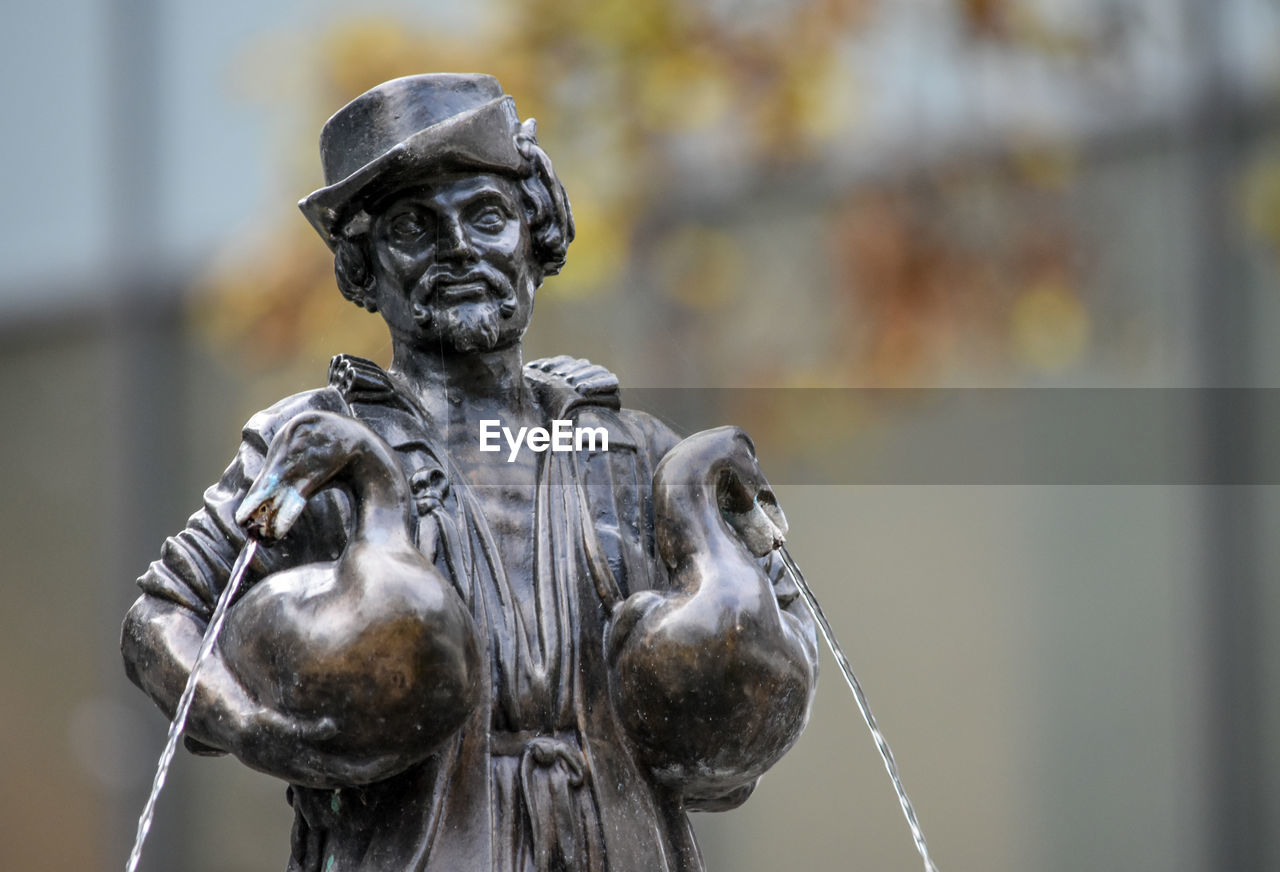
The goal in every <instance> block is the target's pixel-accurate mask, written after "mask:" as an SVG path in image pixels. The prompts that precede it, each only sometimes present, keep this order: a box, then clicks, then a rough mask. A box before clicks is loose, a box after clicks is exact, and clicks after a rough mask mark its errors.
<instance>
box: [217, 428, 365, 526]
mask: <svg viewBox="0 0 1280 872" xmlns="http://www.w3.org/2000/svg"><path fill="white" fill-rule="evenodd" d="M351 423H353V422H351V419H349V418H345V417H343V416H341V415H336V414H334V413H332V412H306V413H303V414H301V415H299V416H297V417H296V418H293V419H292V420H291V421H289V423H288V424H286V425H285V426H284V427H282V428H281V429H280V431H279V432H278V433H276V436H275V438H274V439H272V441H271V446H270V448H269V449H268V450H267V456H266V459H265V460H264V461H263V465H262V470H261V472H259V473H258V476H257V478H255V479H254V481H253V484H252V485H251V486H250V487H249V492H248V493H247V494H245V497H244V500H243V501H242V502H241V503H240V507H239V508H238V509H237V510H236V523H237V524H239V525H240V526H242V527H244V528H245V529H246V530H248V531H249V532H250V533H251V534H252V535H253V536H254V537H256V538H258V539H262V540H263V541H267V542H274V541H277V540H279V539H282V538H283V537H284V536H285V534H286V533H288V532H289V529H290V528H291V527H292V526H293V524H294V522H295V521H297V520H298V516H300V515H301V514H302V510H303V509H305V508H306V506H307V500H309V499H310V498H311V496H312V495H313V494H315V493H316V492H317V491H318V490H320V489H321V488H322V487H324V485H325V484H327V483H328V482H329V480H330V479H332V478H333V477H334V475H335V474H336V473H337V472H338V471H339V470H340V469H342V468H343V467H344V466H345V465H346V464H347V463H348V462H350V460H351V458H352V451H353V446H352V443H351V440H350V439H348V438H345V437H346V435H347V434H346V430H347V429H349V426H350V424H351Z"/></svg>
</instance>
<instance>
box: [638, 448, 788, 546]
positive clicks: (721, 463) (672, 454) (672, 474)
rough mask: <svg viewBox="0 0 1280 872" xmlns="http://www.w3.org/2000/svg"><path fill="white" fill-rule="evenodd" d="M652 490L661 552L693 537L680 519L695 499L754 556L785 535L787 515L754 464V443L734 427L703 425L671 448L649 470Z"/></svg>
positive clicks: (777, 543) (781, 541)
mask: <svg viewBox="0 0 1280 872" xmlns="http://www.w3.org/2000/svg"><path fill="white" fill-rule="evenodd" d="M654 491H655V494H654V517H655V521H656V523H657V528H658V529H657V533H658V541H659V549H660V550H663V551H664V554H665V553H666V552H670V553H671V554H675V553H677V552H679V551H681V548H680V546H679V543H680V540H683V539H688V538H690V537H694V538H696V537H697V534H695V533H694V532H693V528H691V527H690V526H689V525H688V523H687V522H686V521H685V519H686V518H687V517H688V516H689V515H690V513H691V512H697V511H698V510H697V509H695V506H699V505H700V506H706V507H707V508H708V509H709V510H710V511H712V512H714V513H718V515H719V517H720V519H721V520H722V521H723V522H724V524H725V525H726V526H727V527H728V528H729V530H731V531H732V532H733V533H734V534H736V536H737V538H738V539H739V540H741V542H742V543H743V545H745V546H746V548H747V550H748V551H750V552H751V553H752V554H753V555H754V556H756V557H763V556H764V555H766V554H768V553H769V552H770V551H772V550H773V549H775V548H777V547H778V546H780V545H781V544H782V543H783V542H784V541H786V534H787V519H786V517H785V516H784V515H783V514H782V509H781V508H779V506H778V500H777V497H775V496H774V493H773V489H772V488H771V487H770V486H769V482H768V480H767V479H766V478H765V477H764V473H763V472H761V470H760V464H759V463H758V462H757V460H756V450H755V444H754V443H753V442H752V441H751V437H749V436H748V435H747V434H746V432H745V431H744V430H742V429H741V428H739V427H717V428H715V429H713V430H703V431H702V432H699V433H695V434H693V435H692V436H690V437H689V438H688V439H685V440H684V441H683V442H680V443H679V444H678V445H676V446H675V447H674V448H672V449H671V451H669V452H668V453H667V455H666V457H664V458H663V460H662V462H661V463H660V464H659V465H658V469H657V470H656V471H655V474H654ZM721 529H723V528H721ZM726 532H728V531H726ZM686 547H687V546H686Z"/></svg>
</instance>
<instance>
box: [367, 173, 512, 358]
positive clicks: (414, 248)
mask: <svg viewBox="0 0 1280 872" xmlns="http://www.w3.org/2000/svg"><path fill="white" fill-rule="evenodd" d="M370 232H371V235H372V243H373V254H374V271H375V273H376V276H377V280H378V287H377V301H378V310H379V311H380V312H381V313H382V317H383V318H384V319H385V320H386V322H387V326H388V327H390V328H391V332H392V335H393V336H395V337H396V338H398V339H400V340H402V341H404V342H406V343H408V344H409V345H411V346H413V347H416V348H418V349H420V350H422V351H437V350H441V349H443V350H444V351H455V352H464V353H465V352H472V351H487V350H491V349H496V348H504V347H507V346H510V345H512V344H513V343H515V342H518V341H519V340H520V337H521V336H523V335H524V331H525V328H526V327H528V325H529V318H530V316H531V315H532V313H533V291H534V283H535V279H534V274H533V269H532V256H531V252H530V243H529V228H528V225H527V224H526V222H525V218H524V209H523V208H522V205H521V200H520V193H519V188H518V187H517V185H516V183H515V182H514V181H511V180H510V179H507V178H505V177H503V176H497V175H490V174H487V173H467V174H457V175H448V176H441V177H439V178H437V179H433V180H432V181H430V182H427V183H424V184H422V185H421V186H417V187H412V188H407V189H405V190H403V191H401V192H399V193H398V194H394V195H392V198H391V199H389V200H388V201H386V202H385V204H384V205H383V206H381V207H380V208H379V209H378V210H377V217H376V218H374V220H373V224H372V226H371V228H370Z"/></svg>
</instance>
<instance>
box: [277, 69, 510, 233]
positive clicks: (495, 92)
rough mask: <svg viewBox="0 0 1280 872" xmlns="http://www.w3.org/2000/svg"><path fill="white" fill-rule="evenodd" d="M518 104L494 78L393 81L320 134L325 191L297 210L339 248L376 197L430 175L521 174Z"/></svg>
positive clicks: (466, 75) (367, 95) (407, 78)
mask: <svg viewBox="0 0 1280 872" xmlns="http://www.w3.org/2000/svg"><path fill="white" fill-rule="evenodd" d="M519 130H520V121H519V117H518V116H517V115H516V104H515V101H514V100H512V99H511V97H509V96H507V95H506V94H504V93H503V92H502V86H501V85H500V84H498V80H497V79H495V78H494V77H493V76H484V75H477V74H471V73H462V74H459V73H433V74H430V75H423V76H405V77H404V78H401V79H392V80H391V81H389V82H383V83H382V84H381V85H378V86H377V87H375V88H372V89H370V90H368V91H366V92H365V93H363V94H361V95H360V96H359V97H357V98H355V99H354V100H352V101H351V102H350V103H348V104H347V105H346V106H343V107H342V108H341V109H339V110H338V111H337V112H336V113H335V114H334V116H333V117H332V118H330V119H329V120H328V121H327V122H325V125H324V128H323V129H322V130H321V131H320V163H321V165H322V167H323V168H324V180H325V187H323V188H321V189H320V190H318V191H315V192H313V193H311V194H309V195H308V196H306V197H304V198H303V199H302V200H300V201H299V202H298V208H300V209H301V210H302V213H303V214H304V215H306V216H307V220H308V221H310V222H311V224H312V226H314V227H315V228H316V230H317V231H319V233H320V235H321V236H322V237H324V240H325V242H326V243H327V244H328V245H329V247H330V248H333V247H334V245H335V244H336V242H337V239H336V235H337V233H338V232H339V230H340V229H341V228H342V225H343V224H344V223H345V222H346V221H347V220H348V219H349V218H351V217H352V216H353V215H354V214H355V213H356V212H358V210H359V209H360V208H362V207H363V206H364V205H365V204H366V203H367V202H368V201H369V199H370V198H371V197H374V196H377V195H379V194H383V193H386V192H387V190H388V189H389V188H394V186H396V185H398V184H406V183H408V182H409V181H411V180H412V179H413V178H415V177H421V176H422V175H423V174H424V173H426V172H429V171H431V170H447V169H451V168H455V167H457V168H469V169H471V168H473V169H480V170H491V171H497V172H507V173H513V172H514V173H518V172H521V171H523V169H524V168H525V166H526V162H525V159H524V158H523V157H521V155H520V152H519V151H518V150H517V148H516V141H515V136H516V133H517V132H519Z"/></svg>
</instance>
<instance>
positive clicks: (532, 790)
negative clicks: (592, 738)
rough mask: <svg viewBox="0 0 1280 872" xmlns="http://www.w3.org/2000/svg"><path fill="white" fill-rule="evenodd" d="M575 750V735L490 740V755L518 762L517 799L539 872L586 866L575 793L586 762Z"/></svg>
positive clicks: (493, 736)
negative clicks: (518, 760) (584, 864)
mask: <svg viewBox="0 0 1280 872" xmlns="http://www.w3.org/2000/svg"><path fill="white" fill-rule="evenodd" d="M578 744H579V742H578V735H577V733H576V732H573V731H566V732H563V733H557V734H555V735H546V734H542V733H536V732H532V731H525V732H518V733H509V732H497V731H495V732H492V733H490V734H489V753H490V754H493V755H495V756H500V757H518V758H520V797H521V800H522V801H523V803H524V808H525V813H526V814H527V815H528V817H529V837H530V841H531V842H532V848H533V856H534V863H535V868H536V869H537V870H538V872H552V870H555V869H578V868H581V866H580V865H579V864H580V863H582V862H585V860H586V858H585V857H579V853H580V851H581V850H582V849H583V847H584V846H585V844H586V842H585V839H584V835H585V834H584V833H583V823H582V815H581V814H580V813H579V811H578V803H577V801H576V799H575V797H574V792H575V791H577V790H578V789H579V788H580V787H582V785H583V783H584V782H585V781H586V779H587V760H586V757H584V756H583V754H582V750H581V749H580V748H579V747H578ZM557 859H558V860H559V862H558V863H557V862H556V861H557Z"/></svg>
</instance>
